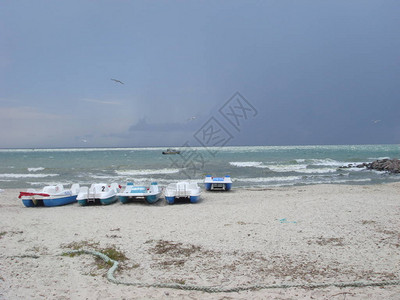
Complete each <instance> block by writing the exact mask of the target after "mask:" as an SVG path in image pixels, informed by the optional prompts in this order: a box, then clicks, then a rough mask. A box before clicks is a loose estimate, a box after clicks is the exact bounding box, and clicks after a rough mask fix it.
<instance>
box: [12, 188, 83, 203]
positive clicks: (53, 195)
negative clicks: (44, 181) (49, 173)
mask: <svg viewBox="0 0 400 300" xmlns="http://www.w3.org/2000/svg"><path fill="white" fill-rule="evenodd" d="M78 192H79V184H73V185H72V186H71V188H70V189H64V186H63V185H62V184H57V185H48V186H45V187H44V188H43V189H41V190H35V189H28V190H27V191H26V192H20V194H19V196H18V198H20V199H21V200H22V203H23V204H24V205H25V206H26V207H35V206H60V205H66V204H70V203H74V202H76V197H77V195H78Z"/></svg>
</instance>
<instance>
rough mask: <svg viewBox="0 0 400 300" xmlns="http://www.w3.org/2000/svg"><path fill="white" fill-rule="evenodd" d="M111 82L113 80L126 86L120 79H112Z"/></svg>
mask: <svg viewBox="0 0 400 300" xmlns="http://www.w3.org/2000/svg"><path fill="white" fill-rule="evenodd" d="M111 80H112V81H115V82H118V83H120V84H124V83H123V82H122V81H121V80H118V79H114V78H111Z"/></svg>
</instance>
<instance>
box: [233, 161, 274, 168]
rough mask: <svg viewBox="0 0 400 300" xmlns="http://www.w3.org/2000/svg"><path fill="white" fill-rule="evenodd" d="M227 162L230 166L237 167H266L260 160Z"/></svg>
mask: <svg viewBox="0 0 400 300" xmlns="http://www.w3.org/2000/svg"><path fill="white" fill-rule="evenodd" d="M229 164H230V165H231V166H234V167H238V168H245V167H255V168H267V166H264V165H263V164H262V162H261V161H232V162H229Z"/></svg>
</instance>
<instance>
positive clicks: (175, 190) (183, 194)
mask: <svg viewBox="0 0 400 300" xmlns="http://www.w3.org/2000/svg"><path fill="white" fill-rule="evenodd" d="M164 194H165V200H167V202H168V204H173V203H174V202H175V200H176V199H183V198H186V199H189V200H190V202H191V203H196V202H198V201H199V198H200V194H201V189H200V187H199V186H198V185H197V183H195V182H193V183H191V182H188V181H181V182H177V183H170V184H169V185H168V186H167V188H166V189H165V192H164Z"/></svg>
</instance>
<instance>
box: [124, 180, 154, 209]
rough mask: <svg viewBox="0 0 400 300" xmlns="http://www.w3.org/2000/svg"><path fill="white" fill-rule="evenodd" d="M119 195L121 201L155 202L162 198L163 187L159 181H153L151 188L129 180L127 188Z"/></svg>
mask: <svg viewBox="0 0 400 300" xmlns="http://www.w3.org/2000/svg"><path fill="white" fill-rule="evenodd" d="M117 196H118V198H119V201H121V203H128V202H133V201H137V200H144V201H146V202H147V203H149V204H153V203H156V202H157V201H158V200H160V196H161V189H160V188H159V186H158V184H157V182H152V183H151V185H150V187H149V188H147V187H146V186H135V185H134V184H133V182H128V183H127V184H126V187H125V190H124V191H123V192H120V193H118V194H117Z"/></svg>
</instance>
